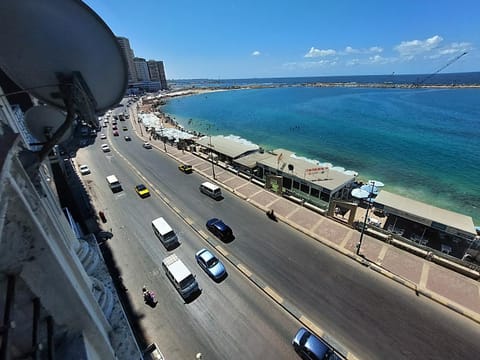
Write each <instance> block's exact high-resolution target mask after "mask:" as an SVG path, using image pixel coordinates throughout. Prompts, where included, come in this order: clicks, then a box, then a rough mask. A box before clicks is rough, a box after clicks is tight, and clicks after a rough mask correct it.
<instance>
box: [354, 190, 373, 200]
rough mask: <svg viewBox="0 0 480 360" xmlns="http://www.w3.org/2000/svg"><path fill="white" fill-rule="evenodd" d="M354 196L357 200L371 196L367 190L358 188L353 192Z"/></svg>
mask: <svg viewBox="0 0 480 360" xmlns="http://www.w3.org/2000/svg"><path fill="white" fill-rule="evenodd" d="M352 196H353V197H355V198H357V199H366V198H368V197H369V196H370V193H369V192H368V191H366V190H363V189H360V188H356V189H353V190H352Z"/></svg>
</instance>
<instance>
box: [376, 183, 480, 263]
mask: <svg viewBox="0 0 480 360" xmlns="http://www.w3.org/2000/svg"><path fill="white" fill-rule="evenodd" d="M373 204H374V205H373V206H374V207H375V211H377V212H379V213H381V215H382V216H383V217H384V218H385V220H384V221H383V224H384V225H383V228H384V229H385V230H387V231H388V232H389V233H391V234H393V235H398V236H401V237H403V238H404V239H407V240H410V241H412V242H414V243H417V244H419V245H422V246H425V247H429V248H431V249H434V250H437V251H439V252H442V253H445V254H447V255H452V256H455V257H457V258H462V257H463V256H464V255H465V253H467V250H477V249H478V248H480V241H478V237H477V236H476V235H477V234H476V231H475V226H474V224H473V219H472V217H471V216H467V215H463V214H459V213H456V212H453V211H449V210H445V209H441V208H438V207H435V206H432V205H429V204H425V203H422V202H420V201H417V200H413V199H409V198H406V197H404V196H400V195H397V194H393V193H390V192H388V191H385V190H381V191H380V192H379V194H378V195H377V196H376V198H375V202H374V203H373Z"/></svg>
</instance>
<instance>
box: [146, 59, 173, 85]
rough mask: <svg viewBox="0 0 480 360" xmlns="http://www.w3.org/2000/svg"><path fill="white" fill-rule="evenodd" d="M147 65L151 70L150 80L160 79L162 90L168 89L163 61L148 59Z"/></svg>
mask: <svg viewBox="0 0 480 360" xmlns="http://www.w3.org/2000/svg"><path fill="white" fill-rule="evenodd" d="M147 65H148V71H149V72H150V80H152V81H159V82H160V89H161V90H166V89H168V86H167V78H166V76H165V68H164V66H163V61H156V60H148V61H147Z"/></svg>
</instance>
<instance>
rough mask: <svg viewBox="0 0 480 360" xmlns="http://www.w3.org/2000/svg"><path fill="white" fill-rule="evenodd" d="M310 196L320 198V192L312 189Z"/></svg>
mask: <svg viewBox="0 0 480 360" xmlns="http://www.w3.org/2000/svg"><path fill="white" fill-rule="evenodd" d="M310 195H312V196H314V197H317V198H318V197H319V196H320V191H319V190H318V189H315V188H311V189H310Z"/></svg>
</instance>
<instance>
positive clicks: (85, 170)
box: [80, 165, 90, 175]
mask: <svg viewBox="0 0 480 360" xmlns="http://www.w3.org/2000/svg"><path fill="white" fill-rule="evenodd" d="M80 174H82V175H88V174H90V169H89V168H88V166H87V165H80Z"/></svg>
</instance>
